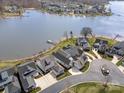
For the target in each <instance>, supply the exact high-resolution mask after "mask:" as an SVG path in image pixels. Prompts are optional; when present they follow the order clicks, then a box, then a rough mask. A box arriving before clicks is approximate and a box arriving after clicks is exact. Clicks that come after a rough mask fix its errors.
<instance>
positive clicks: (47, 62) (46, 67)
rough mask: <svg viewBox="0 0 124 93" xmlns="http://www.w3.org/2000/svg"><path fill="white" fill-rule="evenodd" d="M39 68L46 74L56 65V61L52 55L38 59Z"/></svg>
mask: <svg viewBox="0 0 124 93" xmlns="http://www.w3.org/2000/svg"><path fill="white" fill-rule="evenodd" d="M36 65H37V66H38V68H39V69H40V70H41V71H42V72H43V73H44V74H45V73H47V72H49V71H51V69H52V67H53V66H54V65H55V63H54V61H53V60H52V58H50V57H45V58H43V59H39V60H37V61H36Z"/></svg>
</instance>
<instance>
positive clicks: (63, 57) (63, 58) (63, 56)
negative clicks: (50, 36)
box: [52, 49, 73, 69]
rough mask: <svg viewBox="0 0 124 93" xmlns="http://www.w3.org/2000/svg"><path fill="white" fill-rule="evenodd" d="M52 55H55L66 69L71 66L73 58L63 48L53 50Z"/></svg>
mask: <svg viewBox="0 0 124 93" xmlns="http://www.w3.org/2000/svg"><path fill="white" fill-rule="evenodd" d="M52 55H53V56H55V59H56V60H57V62H58V63H59V64H61V65H62V66H63V67H65V68H66V69H69V68H71V66H72V64H73V62H72V61H73V58H72V57H71V56H70V55H69V54H68V53H66V52H65V51H64V50H62V49H60V50H58V51H57V52H54V53H53V54H52Z"/></svg>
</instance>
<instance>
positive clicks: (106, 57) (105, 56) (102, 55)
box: [99, 53, 113, 61]
mask: <svg viewBox="0 0 124 93" xmlns="http://www.w3.org/2000/svg"><path fill="white" fill-rule="evenodd" d="M99 54H100V56H101V57H102V58H104V59H107V60H109V61H112V59H113V58H112V57H109V56H107V55H105V54H102V53H99Z"/></svg>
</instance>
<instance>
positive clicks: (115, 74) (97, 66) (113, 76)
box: [40, 59, 124, 93]
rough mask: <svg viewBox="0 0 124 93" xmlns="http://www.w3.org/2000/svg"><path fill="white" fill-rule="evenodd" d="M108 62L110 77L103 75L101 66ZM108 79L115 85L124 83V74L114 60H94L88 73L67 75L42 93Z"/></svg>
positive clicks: (52, 92)
mask: <svg viewBox="0 0 124 93" xmlns="http://www.w3.org/2000/svg"><path fill="white" fill-rule="evenodd" d="M104 64H106V65H107V67H108V68H109V69H110V75H109V76H108V79H106V78H105V76H103V74H102V72H101V67H102V66H103V65H104ZM106 80H108V81H109V83H112V84H114V85H122V86H123V85H124V74H123V73H122V72H121V71H120V70H119V69H118V68H117V66H116V65H114V64H113V63H112V62H110V61H107V60H103V59H102V60H98V59H97V60H94V61H93V62H92V63H91V64H90V68H89V70H88V71H87V72H86V73H83V74H80V75H75V76H70V77H67V78H65V79H63V80H61V81H59V82H57V83H55V84H53V85H52V86H50V87H48V88H46V89H44V90H43V91H41V92H40V93H59V92H60V91H62V90H64V89H65V88H67V87H71V86H72V85H75V84H79V83H85V82H100V83H104V82H105V81H106Z"/></svg>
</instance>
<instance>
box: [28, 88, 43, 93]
mask: <svg viewBox="0 0 124 93" xmlns="http://www.w3.org/2000/svg"><path fill="white" fill-rule="evenodd" d="M40 90H41V88H40V87H37V88H35V89H33V90H31V91H30V92H29V93H38V92H39V91H40Z"/></svg>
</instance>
